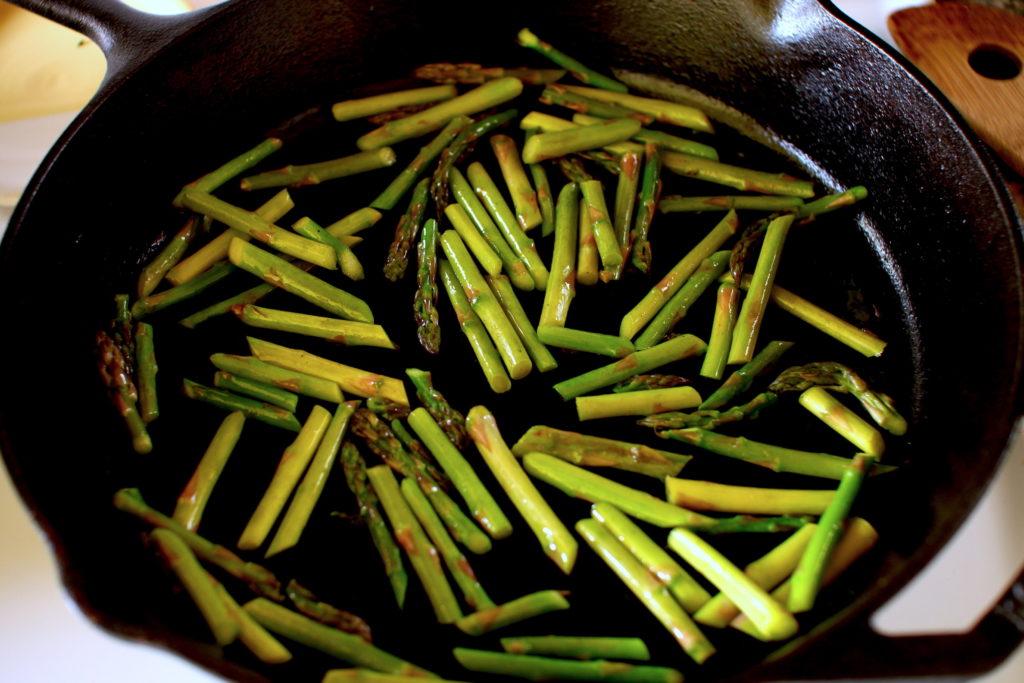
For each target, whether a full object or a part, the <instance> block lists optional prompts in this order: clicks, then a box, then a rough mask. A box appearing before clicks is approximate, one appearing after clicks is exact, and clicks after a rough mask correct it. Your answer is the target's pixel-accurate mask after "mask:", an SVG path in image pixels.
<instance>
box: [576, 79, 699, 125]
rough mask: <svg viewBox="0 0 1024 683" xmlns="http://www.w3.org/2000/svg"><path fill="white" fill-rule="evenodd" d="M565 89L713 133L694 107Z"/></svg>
mask: <svg viewBox="0 0 1024 683" xmlns="http://www.w3.org/2000/svg"><path fill="white" fill-rule="evenodd" d="M565 88H566V90H569V91H570V92H575V93H579V94H580V95H585V96H587V97H592V98H593V99H595V100H601V101H603V102H614V103H616V104H621V105H623V106H625V107H629V108H630V109H635V110H636V111H641V112H644V113H645V114H650V115H651V116H653V117H654V120H655V121H659V122H661V123H668V124H671V125H675V126H683V127H685V128H692V129H693V130H699V131H702V132H705V133H712V132H714V130H713V129H712V126H711V121H710V120H709V119H708V116H707V114H705V113H704V112H702V111H701V110H699V109H697V108H695V107H690V106H688V105H685V104H679V103H676V102H668V101H666V100H659V99H656V98H653V97H643V96H640V95H632V94H628V93H625V92H624V91H623V92H621V93H615V92H611V91H609V90H604V89H601V88H591V87H587V86H582V85H566V86H565Z"/></svg>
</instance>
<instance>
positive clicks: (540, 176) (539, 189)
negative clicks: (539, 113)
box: [526, 131, 555, 237]
mask: <svg viewBox="0 0 1024 683" xmlns="http://www.w3.org/2000/svg"><path fill="white" fill-rule="evenodd" d="M535 134H536V131H527V132H526V138H527V139H529V138H530V135H535ZM526 169H527V171H529V173H530V178H531V180H532V181H533V186H534V188H536V193H537V206H538V208H539V210H540V217H541V219H540V225H541V229H540V234H541V237H547V236H548V235H550V234H552V233H553V232H554V231H555V196H554V194H553V193H552V192H551V181H550V180H548V173H547V170H546V169H545V168H544V165H543V164H527V165H526Z"/></svg>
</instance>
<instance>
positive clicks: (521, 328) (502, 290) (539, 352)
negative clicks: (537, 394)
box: [487, 274, 558, 372]
mask: <svg viewBox="0 0 1024 683" xmlns="http://www.w3.org/2000/svg"><path fill="white" fill-rule="evenodd" d="M487 282H488V284H490V286H491V290H492V291H493V292H494V295H495V296H496V297H497V298H498V303H499V304H500V305H501V308H502V310H503V311H505V315H506V316H508V319H509V322H511V323H512V326H513V327H514V328H515V330H516V334H518V335H519V340H520V341H521V342H522V343H523V346H524V347H525V348H526V352H527V353H528V354H530V358H531V359H532V361H533V366H534V367H535V368H537V370H539V371H540V372H548V371H549V370H554V369H555V368H556V367H558V361H556V360H555V357H554V356H553V355H551V351H549V350H548V347H547V346H545V345H544V342H543V341H542V340H541V339H540V337H539V336H538V334H537V330H536V329H535V328H534V326H533V323H532V322H531V321H530V318H529V316H528V315H527V313H526V310H525V309H524V308H523V305H522V304H521V303H520V302H519V298H518V297H517V296H516V292H515V288H514V287H513V286H512V283H511V281H509V279H508V277H506V276H505V275H500V274H499V275H491V276H489V277H488V278H487Z"/></svg>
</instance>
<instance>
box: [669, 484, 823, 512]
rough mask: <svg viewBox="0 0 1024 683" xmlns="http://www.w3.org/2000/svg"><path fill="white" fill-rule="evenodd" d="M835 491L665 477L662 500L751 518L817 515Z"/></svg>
mask: <svg viewBox="0 0 1024 683" xmlns="http://www.w3.org/2000/svg"><path fill="white" fill-rule="evenodd" d="M834 495H835V492H834V491H829V490H814V489H776V488H764V487H759V486H736V485H733V484H720V483H717V482H713V481H703V480H699V479H682V478H679V477H666V478H665V500H667V501H668V502H670V503H672V504H674V505H680V506H682V507H685V508H688V509H690V510H709V511H713V512H741V513H744V514H751V515H820V514H821V513H822V512H824V511H825V508H826V507H827V506H828V504H829V503H830V502H831V501H832V498H833V497H834Z"/></svg>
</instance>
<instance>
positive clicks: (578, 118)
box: [572, 113, 718, 161]
mask: <svg viewBox="0 0 1024 683" xmlns="http://www.w3.org/2000/svg"><path fill="white" fill-rule="evenodd" d="M598 120H599V119H598V118H597V117H596V116H590V115H588V114H581V113H576V114H573V116H572V121H573V123H576V124H579V125H582V126H585V125H587V124H590V123H596V122H597V121H598ZM632 140H633V141H634V142H635V143H639V144H637V145H636V146H635V147H633V146H632V145H631V144H629V143H624V144H623V145H613V146H612V147H610V148H608V151H611V152H613V153H615V154H619V155H622V154H628V153H632V154H642V153H643V145H645V144H647V143H648V142H653V143H654V144H656V145H658V147H660V148H661V149H662V150H665V151H670V152H679V153H680V154H689V155H691V156H695V157H702V158H704V159H713V160H715V161H718V152H717V151H716V150H715V148H714V147H711V146H710V145H705V144H704V143H702V142H695V141H693V140H687V139H686V138H681V137H678V136H676V135H670V134H668V133H665V132H662V131H660V130H651V129H649V128H641V129H640V132H638V133H637V134H636V135H634V136H633V138H632Z"/></svg>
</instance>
